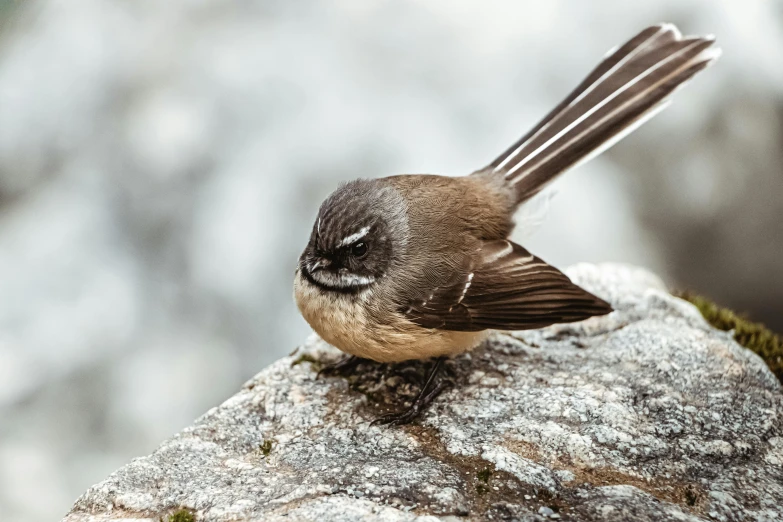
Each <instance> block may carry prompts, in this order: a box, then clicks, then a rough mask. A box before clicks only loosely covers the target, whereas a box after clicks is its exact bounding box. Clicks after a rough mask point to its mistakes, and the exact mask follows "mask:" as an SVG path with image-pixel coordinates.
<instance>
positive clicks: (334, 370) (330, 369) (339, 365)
mask: <svg viewBox="0 0 783 522" xmlns="http://www.w3.org/2000/svg"><path fill="white" fill-rule="evenodd" d="M363 361H365V359H362V358H361V357H356V356H355V355H349V356H348V357H343V358H342V359H340V360H339V361H337V362H335V363H331V364H325V365H323V366H322V367H321V369H320V370H318V374H317V375H316V376H315V378H316V379H318V378H319V377H320V376H321V375H322V374H323V375H345V374H347V373H349V372H350V371H351V370H354V369H355V368H356V367H357V366H359V364H360V363H362V362H363Z"/></svg>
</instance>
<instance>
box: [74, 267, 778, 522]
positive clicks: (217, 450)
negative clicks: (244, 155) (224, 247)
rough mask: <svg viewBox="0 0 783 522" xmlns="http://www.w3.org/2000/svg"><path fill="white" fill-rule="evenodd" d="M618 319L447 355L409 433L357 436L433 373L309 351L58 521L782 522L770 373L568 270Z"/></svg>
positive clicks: (684, 317)
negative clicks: (182, 517) (349, 366)
mask: <svg viewBox="0 0 783 522" xmlns="http://www.w3.org/2000/svg"><path fill="white" fill-rule="evenodd" d="M569 275H571V276H572V278H573V279H574V280H576V281H577V282H578V283H580V284H582V285H583V286H585V287H586V288H588V289H589V290H591V291H593V292H595V293H597V294H598V295H600V296H602V297H604V298H606V299H608V300H609V301H611V302H612V303H613V305H614V306H615V308H616V309H617V310H616V311H615V312H614V313H612V314H610V315H608V316H605V317H600V318H593V319H590V320H588V321H584V322H582V323H578V324H571V325H560V326H553V327H549V328H545V329H542V330H536V331H529V332H521V333H516V334H513V335H505V334H496V335H494V336H493V337H491V338H490V339H489V340H488V341H487V342H486V343H485V345H484V346H482V347H480V348H479V349H477V350H475V351H474V352H473V353H471V354H467V355H464V356H461V357H458V358H456V359H454V360H451V361H450V362H449V363H448V366H449V372H450V374H451V378H452V379H453V380H454V382H455V385H454V386H453V387H452V388H451V389H449V390H447V391H446V392H444V393H443V394H442V395H441V396H440V397H439V398H438V399H437V400H436V401H435V402H434V403H433V405H432V407H431V408H430V409H429V410H428V411H427V412H426V413H425V414H424V415H423V416H422V417H421V418H420V420H419V421H417V422H416V423H414V424H413V425H409V426H403V427H370V426H369V422H370V421H371V420H372V419H373V418H375V417H376V416H378V415H380V414H383V413H387V412H388V411H390V410H391V409H394V408H395V407H397V406H398V405H399V401H400V400H401V399H406V398H407V399H409V398H411V397H412V396H413V395H414V394H415V392H416V389H417V385H416V382H417V379H418V378H419V376H420V375H421V373H422V372H423V371H424V370H425V369H426V363H418V362H416V363H406V364H400V365H375V364H369V363H368V364H362V365H360V366H359V368H358V369H357V371H356V372H355V373H354V374H352V375H350V376H349V377H347V378H345V377H328V378H324V377H321V378H320V379H316V371H315V370H316V369H317V367H318V361H332V360H335V359H336V358H337V357H338V355H339V354H338V352H337V351H336V350H334V349H333V348H330V347H329V346H327V345H325V344H324V343H323V342H321V341H319V340H318V339H313V340H311V341H309V342H308V343H307V344H306V345H304V346H303V347H301V348H299V349H298V350H297V351H296V352H295V353H294V354H292V356H290V357H287V358H285V359H282V360H280V361H278V362H276V363H275V364H273V365H272V366H270V367H269V368H267V369H266V370H264V371H262V372H261V373H260V374H258V375H257V376H256V377H255V378H253V379H252V380H251V381H249V382H248V383H247V384H246V385H245V386H244V388H243V389H242V390H241V391H240V392H239V393H238V394H236V395H235V396H233V397H231V398H230V399H229V400H227V401H226V402H225V403H223V404H222V405H221V406H219V407H217V408H214V409H212V410H210V411H209V412H207V414H206V415H204V416H203V417H202V418H200V419H199V420H198V421H196V423H195V424H194V425H193V426H192V427H190V428H188V429H186V430H185V431H183V432H182V433H180V434H179V435H176V436H175V437H173V438H172V439H170V440H168V441H166V442H164V443H163V444H162V445H161V446H160V448H158V450H156V451H155V452H154V453H153V454H152V455H150V456H147V457H142V458H139V459H136V460H134V461H132V462H131V463H130V464H128V465H127V466H125V467H123V468H122V469H120V470H118V471H116V472H115V473H114V474H112V475H111V476H110V477H109V478H108V479H106V480H105V481H103V482H101V483H100V484H97V485H95V486H93V487H92V488H90V490H89V491H87V492H86V493H85V494H84V495H83V496H82V497H81V498H80V499H78V500H77V502H76V504H75V506H74V507H73V510H72V511H71V512H70V513H69V514H68V515H67V516H66V518H65V520H66V521H67V522H80V521H99V520H111V519H133V520H144V519H150V520H154V521H157V520H158V519H159V518H160V517H163V519H164V520H166V517H167V516H168V515H170V514H171V513H174V512H175V511H177V510H179V509H183V508H184V509H188V510H190V511H191V512H192V513H193V514H194V515H195V519H196V520H199V521H202V520H203V521H229V520H272V521H277V520H280V521H282V520H288V521H292V520H316V521H331V520H334V521H337V520H340V521H343V520H389V521H412V520H418V521H422V522H423V521H435V520H465V519H468V520H551V519H558V518H559V519H562V520H596V521H597V520H601V521H607V520H608V521H613V520H617V521H620V520H649V521H663V520H678V521H691V520H692V521H696V520H710V519H714V520H726V521H733V520H737V521H740V520H743V521H744V520H770V521H771V520H783V416H781V412H782V411H783V409H782V408H783V394H781V387H780V384H779V383H778V381H777V380H776V379H775V377H774V376H773V375H772V373H771V372H770V371H769V370H768V369H767V367H766V366H765V364H764V362H763V361H762V360H761V359H760V358H759V357H757V356H756V355H754V354H753V353H751V352H749V351H748V350H745V349H744V348H742V347H741V346H739V345H737V344H736V343H735V342H734V341H733V340H732V338H731V335H730V334H729V333H724V332H720V331H717V330H714V329H713V328H711V327H710V326H708V325H707V324H706V323H705V321H704V320H703V319H702V318H701V316H700V315H699V313H698V311H697V310H696V309H695V308H694V307H693V306H692V305H690V304H688V303H686V302H685V301H682V300H680V299H677V298H675V297H672V296H671V295H669V294H668V293H667V292H666V289H665V288H664V287H663V285H662V284H661V283H660V281H659V280H658V279H657V278H656V277H655V276H653V275H651V274H649V273H648V272H645V271H642V270H639V269H634V268H630V267H624V266H617V265H604V266H600V267H596V266H592V265H579V266H576V267H573V268H572V269H571V270H570V271H569Z"/></svg>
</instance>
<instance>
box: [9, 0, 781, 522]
mask: <svg viewBox="0 0 783 522" xmlns="http://www.w3.org/2000/svg"><path fill="white" fill-rule="evenodd" d="M659 21H672V22H675V23H677V24H678V25H679V26H680V27H681V28H682V29H683V31H684V32H686V33H714V34H716V35H717V37H718V41H719V44H720V46H721V47H722V48H723V50H724V56H723V57H722V58H721V60H720V61H719V63H718V64H717V65H716V66H715V67H713V68H712V69H710V70H708V71H707V72H706V73H705V74H703V75H701V76H699V77H698V78H697V79H696V80H695V81H694V82H693V83H692V84H691V85H689V86H688V87H687V88H686V89H684V90H683V91H681V92H679V93H678V94H677V96H676V99H675V103H674V104H673V105H672V107H670V108H669V109H667V110H666V111H665V112H664V113H662V114H661V115H659V116H658V117H657V118H656V119H654V120H653V121H652V122H650V123H648V124H647V125H646V126H645V127H643V128H642V129H641V130H639V131H638V132H637V133H635V134H634V135H632V136H630V137H629V138H627V139H626V140H624V141H623V142H622V143H621V144H619V145H618V146H616V147H615V148H614V149H612V150H610V151H609V152H608V153H607V154H604V155H603V156H601V157H600V158H598V159H596V160H594V161H593V162H591V163H590V164H587V165H585V166H583V167H580V168H579V169H577V170H576V171H573V172H571V173H569V174H568V175H567V176H565V177H564V178H563V179H562V180H561V181H560V182H558V183H557V185H556V187H555V189H556V192H557V193H556V195H555V196H554V197H553V198H552V199H551V201H550V204H549V209H548V213H547V216H546V220H545V221H543V224H542V225H541V226H540V227H538V230H537V231H534V229H535V228H536V227H534V226H532V221H540V216H539V214H541V213H540V212H538V211H537V210H538V209H535V210H536V212H532V213H530V214H532V215H531V216H528V217H529V218H530V219H529V220H527V219H526V220H524V223H525V224H526V225H525V226H522V227H521V229H520V230H519V231H518V232H517V236H516V239H518V240H519V241H521V242H523V243H524V244H525V245H526V246H527V247H528V248H530V249H531V250H532V251H534V252H535V253H537V254H538V255H540V256H541V257H543V258H544V259H546V260H548V261H550V262H552V263H554V264H556V265H560V266H564V265H568V264H570V263H573V262H577V261H593V262H600V261H624V262H631V263H636V264H639V265H643V266H646V267H649V268H651V269H653V270H655V271H657V272H658V273H660V274H661V275H662V276H663V277H664V278H665V279H666V281H667V282H668V283H669V284H671V285H672V286H676V287H681V288H691V289H695V290H697V291H700V292H703V293H705V294H707V295H710V296H712V297H713V298H715V299H717V300H719V301H720V302H722V303H724V304H727V305H730V306H732V307H734V308H736V309H739V310H743V311H747V312H749V313H750V315H751V316H752V317H754V318H757V319H759V320H763V321H765V322H767V323H768V324H769V325H770V326H773V327H775V328H777V329H783V315H782V314H781V312H782V311H783V285H781V282H783V262H781V254H783V219H781V218H783V198H781V195H783V173H781V164H782V163H781V155H782V154H783V152H782V150H783V147H781V145H783V141H782V137H783V136H782V135H781V121H783V97H782V96H781V94H782V91H783V67H781V66H780V57H781V56H783V4H781V3H775V2H742V3H741V2H734V1H731V0H727V1H725V2H714V1H706V0H705V1H689V2H681V1H674V0H666V1H659V2H656V3H655V4H653V3H651V2H645V3H633V4H631V3H628V2H619V1H618V2H590V3H587V2H579V1H576V0H574V1H553V2H511V1H509V2H500V1H497V2H452V1H447V0H437V1H426V2H414V1H413V0H409V1H397V2H391V1H374V2H366V1H360V0H354V1H333V2H326V1H323V2H285V1H261V0H256V1H251V0H245V1H234V2H217V1H208V0H200V1H197V0H193V1H184V0H176V1H175V0H166V1H165V2H161V1H153V0H133V1H131V0H125V1H121V0H114V1H106V0H69V1H68V2H63V1H59V2H57V1H54V0H51V1H47V0H40V1H28V2H21V1H14V0H11V1H9V0H0V519H2V520H4V521H5V520H11V521H21V522H27V521H38V520H53V519H57V518H58V517H59V516H61V515H62V514H64V513H65V511H67V509H68V508H69V506H70V504H71V502H72V501H73V500H74V499H75V497H76V496H77V495H78V494H80V493H81V492H82V491H83V490H84V489H86V487H87V486H89V485H90V484H92V483H94V482H96V481H98V480H99V479H101V478H103V477H104V476H105V475H107V474H108V473H109V472H110V471H112V470H113V469H114V468H116V467H118V466H120V465H121V464H123V463H124V462H126V461H127V460H129V459H130V458H132V457H134V456H137V455H142V454H145V453H148V452H150V451H151V450H152V449H154V447H155V446H156V445H157V444H158V443H159V442H160V441H161V440H162V439H163V438H165V437H167V436H169V435H171V434H173V433H174V432H175V431H177V430H178V429H180V428H181V427H183V426H185V425H186V424H187V423H189V422H190V421H191V420H192V419H193V418H195V417H196V416H198V415H199V414H200V413H202V412H204V411H205V410H206V409H208V408H209V407H211V406H213V405H216V404H218V403H219V402H220V401H221V399H223V398H225V397H227V396H228V395H229V394H230V393H232V392H233V391H234V390H236V389H237V388H238V387H239V386H240V385H241V383H242V382H243V381H244V380H246V379H248V378H249V377H251V376H252V375H253V374H254V373H256V372H257V371H258V370H260V369H261V368H263V367H264V366H265V365H266V364H268V363H269V362H270V361H272V360H274V359H276V358H277V357H279V356H280V355H282V354H284V353H287V352H289V351H290V350H291V349H292V348H293V347H295V346H296V345H297V344H298V343H300V342H301V341H302V340H303V339H304V338H305V337H306V336H307V335H308V332H309V330H308V328H307V325H306V324H305V323H304V321H303V320H302V319H301V318H300V317H299V315H298V314H297V312H296V309H295V306H294V304H293V301H292V299H291V282H292V276H293V268H294V265H295V262H296V258H297V256H298V254H299V251H300V249H301V248H302V247H303V246H304V243H305V241H306V238H307V236H308V233H309V228H310V226H311V221H312V219H313V217H314V215H315V212H316V210H317V207H318V204H319V203H320V201H321V200H322V199H323V198H324V197H325V196H326V195H327V194H328V193H329V192H330V191H331V190H332V189H333V188H334V187H335V186H336V184H337V183H338V182H339V181H341V180H348V179H352V178H356V177H373V176H383V175H389V174H394V173H400V172H428V173H445V174H455V175H457V174H464V173H468V172H470V171H472V170H474V169H476V168H478V167H480V166H483V165H484V164H486V163H487V162H489V161H490V160H491V159H493V158H494V156H495V155H496V154H498V153H499V152H500V151H501V150H503V149H504V148H505V147H507V146H508V145H509V144H510V143H511V142H513V141H514V140H516V138H517V137H518V136H519V135H520V134H521V133H522V132H523V131H525V130H526V129H527V128H528V127H530V126H531V125H533V124H534V123H535V122H536V121H537V119H538V118H540V117H541V116H542V115H543V114H544V113H545V112H547V110H548V109H549V108H551V106H552V105H554V104H555V103H556V102H557V101H559V99H560V98H561V97H562V96H564V95H565V94H566V93H567V91H568V90H570V89H571V88H572V87H573V86H574V85H575V84H576V83H578V81H580V80H581V78H582V76H583V75H584V74H586V73H587V72H588V71H589V69H590V68H592V67H593V66H594V65H595V64H596V63H597V61H598V60H599V59H600V57H601V56H602V55H603V53H605V52H606V51H607V50H608V49H609V48H610V47H612V46H614V45H616V44H619V43H621V42H622V41H624V40H625V39H626V38H628V37H630V36H632V35H633V34H634V33H635V32H636V31H638V30H639V29H641V28H643V27H644V26H646V25H649V24H651V23H656V22H659ZM528 223H530V226H528Z"/></svg>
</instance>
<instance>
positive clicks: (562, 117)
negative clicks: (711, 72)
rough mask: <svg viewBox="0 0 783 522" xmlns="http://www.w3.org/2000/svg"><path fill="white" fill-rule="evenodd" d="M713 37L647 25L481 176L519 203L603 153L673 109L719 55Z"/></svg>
mask: <svg viewBox="0 0 783 522" xmlns="http://www.w3.org/2000/svg"><path fill="white" fill-rule="evenodd" d="M713 42H714V38H713V37H711V36H707V37H698V36H688V37H682V35H681V34H680V32H679V31H678V30H677V28H676V27H675V26H674V25H672V24H660V25H655V26H652V27H648V28H647V29H645V30H644V31H642V32H641V33H639V34H638V35H636V36H634V37H633V38H631V39H630V40H629V41H628V42H626V43H625V44H624V45H623V46H621V47H619V48H617V49H613V50H612V51H610V52H609V53H608V55H607V56H606V58H604V60H603V61H602V62H601V63H600V64H598V67H596V68H595V69H594V70H593V71H592V72H591V73H590V74H589V75H588V76H587V78H585V79H584V81H582V83H581V84H579V86H578V87H577V88H576V89H574V91H573V92H572V93H571V94H569V95H568V97H567V98H566V99H565V100H563V101H562V102H561V103H560V105H558V106H557V107H555V108H554V110H552V112H550V113H549V114H547V115H546V117H545V118H544V119H543V120H541V122H539V123H538V125H536V126H535V127H534V128H533V129H532V130H531V131H530V132H528V133H527V134H526V135H525V136H523V137H522V138H520V139H519V141H517V142H516V143H514V144H513V145H512V146H511V147H509V149H508V150H506V151H505V152H504V153H503V154H501V155H500V156H498V158H497V159H496V160H495V161H493V162H492V163H491V164H490V165H488V166H487V167H485V168H484V169H482V170H481V171H479V172H482V173H486V172H487V171H491V172H495V173H497V174H501V175H503V176H504V177H505V179H506V180H507V182H508V183H509V184H510V185H511V186H512V187H513V188H514V190H515V192H516V194H517V203H522V202H524V201H526V200H528V199H530V198H531V197H532V196H534V195H535V194H537V193H538V192H539V191H540V190H541V189H542V188H543V187H544V186H545V185H546V184H547V183H549V182H550V181H552V180H553V179H554V178H555V177H556V176H557V175H558V174H561V173H563V172H565V171H566V170H568V169H569V168H571V167H573V166H575V165H577V164H579V163H581V162H583V161H587V160H588V159H590V158H592V157H593V156H595V155H597V154H599V153H600V152H602V151H604V150H606V149H607V148H609V147H610V146H612V145H613V144H614V143H616V142H617V141H619V140H620V139H621V138H623V137H624V136H625V135H626V134H628V133H630V132H631V131H633V130H634V129H636V128H637V127H638V126H639V125H641V124H642V123H644V122H645V121H647V120H648V119H649V118H651V117H652V116H654V115H655V114H657V113H658V112H659V111H660V110H662V109H663V108H665V107H666V105H668V98H669V97H670V95H671V94H672V93H673V92H674V91H675V90H676V89H677V88H678V87H680V86H682V85H683V84H685V83H686V82H687V81H688V80H689V79H690V78H691V77H693V75H695V74H696V73H697V72H699V71H700V70H702V69H704V68H705V67H707V66H708V65H709V64H710V63H711V62H712V61H713V60H715V59H716V58H717V57H718V56H719V55H720V49H717V48H710V46H711V45H712V44H713Z"/></svg>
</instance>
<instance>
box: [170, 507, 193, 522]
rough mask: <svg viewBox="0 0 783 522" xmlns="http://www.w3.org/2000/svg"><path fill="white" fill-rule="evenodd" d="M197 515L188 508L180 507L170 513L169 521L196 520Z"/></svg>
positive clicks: (189, 521) (186, 521) (191, 521)
mask: <svg viewBox="0 0 783 522" xmlns="http://www.w3.org/2000/svg"><path fill="white" fill-rule="evenodd" d="M195 520H196V517H194V516H193V513H191V512H190V511H188V510H187V509H180V510H179V511H175V512H174V513H172V514H171V515H169V518H168V522H195Z"/></svg>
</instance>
